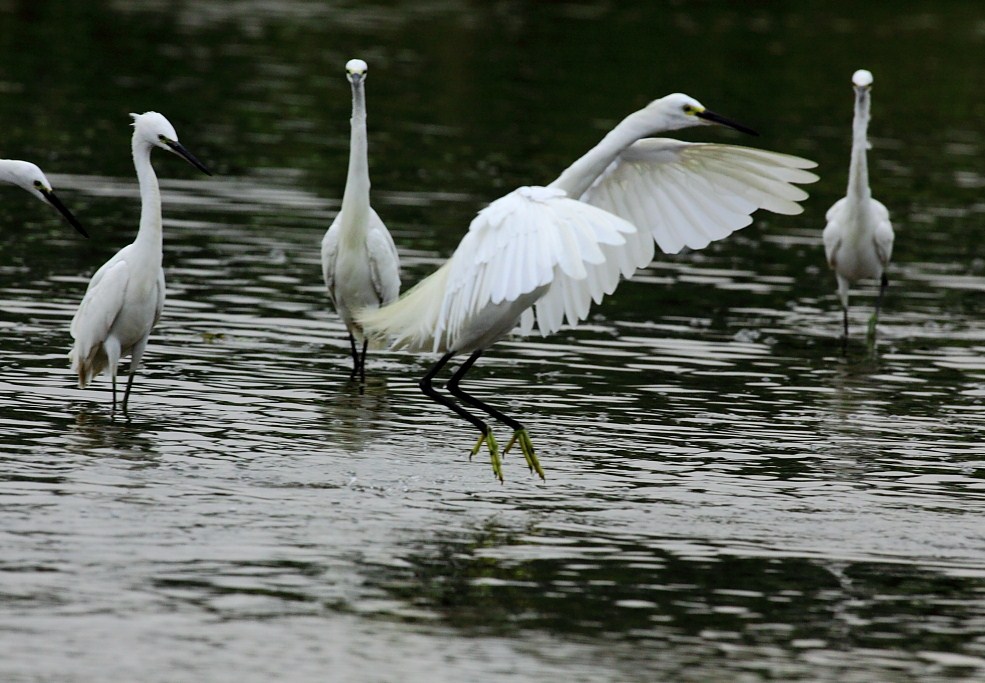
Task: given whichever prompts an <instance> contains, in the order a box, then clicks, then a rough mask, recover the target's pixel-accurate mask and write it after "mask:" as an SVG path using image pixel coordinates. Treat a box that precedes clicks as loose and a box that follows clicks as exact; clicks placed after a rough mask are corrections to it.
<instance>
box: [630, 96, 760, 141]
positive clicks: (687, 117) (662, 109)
mask: <svg viewBox="0 0 985 683" xmlns="http://www.w3.org/2000/svg"><path fill="white" fill-rule="evenodd" d="M643 111H644V112H647V113H648V114H652V115H653V117H654V127H655V128H656V129H657V130H677V129H680V128H688V127H690V126H701V125H710V124H715V125H719V126H728V127H729V128H734V129H735V130H737V131H740V132H743V133H747V134H749V135H758V133H756V131H754V130H752V129H751V128H748V127H746V126H743V125H742V124H741V123H737V122H735V121H732V120H731V119H727V118H725V117H724V116H722V115H721V114H716V113H715V112H713V111H709V110H708V109H706V108H705V106H704V105H703V104H701V103H700V102H698V101H697V100H696V99H694V98H693V97H689V96H688V95H685V94H683V93H679V92H678V93H673V94H670V95H667V96H665V97H661V98H660V99H659V100H654V101H653V102H651V103H650V104H648V105H647V106H646V108H645V109H643Z"/></svg>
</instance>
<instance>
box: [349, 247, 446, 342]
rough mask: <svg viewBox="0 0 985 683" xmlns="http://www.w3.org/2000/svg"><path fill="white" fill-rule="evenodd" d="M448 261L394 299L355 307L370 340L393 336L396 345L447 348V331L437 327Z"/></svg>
mask: <svg viewBox="0 0 985 683" xmlns="http://www.w3.org/2000/svg"><path fill="white" fill-rule="evenodd" d="M449 263H450V262H446V263H445V264H444V265H443V266H441V268H439V269H438V270H436V271H435V272H434V273H432V274H431V275H429V276H428V277H426V278H424V279H423V280H421V281H420V282H419V283H417V285H416V286H414V287H413V288H412V289H410V290H409V291H407V292H406V293H405V294H404V295H403V296H401V297H400V298H399V299H397V300H396V301H394V302H393V303H390V304H387V305H386V306H381V307H380V308H376V309H370V308H363V309H361V310H358V311H356V313H355V316H354V317H355V320H356V322H357V323H358V324H359V325H360V326H361V327H362V330H363V334H365V335H366V336H367V337H368V338H369V339H370V340H372V341H376V342H381V341H386V340H392V343H391V345H390V347H391V348H394V349H407V350H408V351H441V350H446V346H447V341H448V335H447V334H445V333H444V332H442V331H441V330H438V329H436V328H437V325H438V318H439V316H440V313H441V304H442V301H443V300H444V293H445V286H446V283H447V281H448V272H449V267H448V266H449Z"/></svg>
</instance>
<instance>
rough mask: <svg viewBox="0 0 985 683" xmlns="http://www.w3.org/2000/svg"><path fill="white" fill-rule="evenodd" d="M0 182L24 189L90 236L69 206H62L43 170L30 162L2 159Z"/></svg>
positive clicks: (0, 162) (0, 161) (84, 234)
mask: <svg viewBox="0 0 985 683" xmlns="http://www.w3.org/2000/svg"><path fill="white" fill-rule="evenodd" d="M0 182H5V183H10V184H11V185H17V186H18V187H22V188H24V189H25V190H27V191H28V192H30V193H31V194H33V195H34V196H35V197H37V198H38V199H40V200H42V201H44V202H47V203H48V204H51V205H52V206H53V207H55V209H57V210H58V213H60V214H61V215H62V216H64V217H65V220H66V221H68V223H69V225H71V226H72V227H73V228H75V229H76V230H78V231H79V232H80V233H81V234H82V235H83V236H84V237H88V236H89V233H87V232H86V231H85V228H83V227H82V224H81V223H79V221H78V219H76V218H75V216H73V215H72V212H71V211H69V210H68V207H67V206H65V205H64V204H62V200H61V199H59V198H58V196H57V195H56V194H55V191H54V190H52V189H51V183H49V182H48V179H47V178H46V177H45V175H44V173H42V172H41V169H40V168H38V167H37V166H35V165H34V164H32V163H31V162H30V161H20V160H18V159H0Z"/></svg>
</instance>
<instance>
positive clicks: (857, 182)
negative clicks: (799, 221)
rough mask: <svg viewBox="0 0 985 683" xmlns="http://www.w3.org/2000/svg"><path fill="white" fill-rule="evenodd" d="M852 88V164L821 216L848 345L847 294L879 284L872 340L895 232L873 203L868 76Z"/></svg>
mask: <svg viewBox="0 0 985 683" xmlns="http://www.w3.org/2000/svg"><path fill="white" fill-rule="evenodd" d="M852 83H853V84H854V86H855V118H854V121H852V159H851V163H850V165H849V167H848V193H847V194H846V195H845V196H844V197H842V198H841V199H839V200H838V201H837V202H835V203H834V205H833V206H832V207H831V208H830V209H828V213H827V214H826V215H825V219H826V220H827V222H828V223H827V225H826V226H825V227H824V253H825V255H826V256H827V259H828V265H829V266H831V268H832V269H833V270H834V271H835V276H836V277H837V279H838V298H839V299H840V300H841V309H842V315H843V320H844V326H845V336H844V337H843V339H844V340H845V342H847V340H848V288H849V287H850V286H851V285H853V284H855V283H856V282H858V281H859V280H862V279H866V278H879V298H878V299H876V310H875V312H874V313H873V314H872V317H871V318H870V319H869V336H870V338H874V335H875V330H876V323H877V322H878V320H879V308H880V306H881V305H882V297H883V295H884V294H885V293H886V287H887V286H888V285H889V278H887V277H886V266H887V265H889V259H890V257H891V256H892V255H893V226H892V224H891V223H890V222H889V211H888V210H887V209H886V207H885V206H884V205H883V204H882V202H880V201H878V200H876V199H873V198H872V190H870V189H869V166H868V163H867V160H866V151H867V150H868V148H869V142H868V140H867V139H866V133H867V130H868V126H869V107H870V104H871V99H872V98H871V91H872V73H871V72H869V71H866V70H865V69H859V70H858V71H856V72H855V73H854V74H853V75H852Z"/></svg>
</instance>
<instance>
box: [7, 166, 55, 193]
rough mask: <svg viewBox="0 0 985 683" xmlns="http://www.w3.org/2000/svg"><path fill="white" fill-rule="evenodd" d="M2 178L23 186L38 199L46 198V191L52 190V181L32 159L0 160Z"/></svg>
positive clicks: (12, 183)
mask: <svg viewBox="0 0 985 683" xmlns="http://www.w3.org/2000/svg"><path fill="white" fill-rule="evenodd" d="M0 180H3V181H4V182H7V183H10V184H11V185H17V186H18V187H23V188H24V189H25V190H27V191H28V192H30V193H31V194H33V195H34V196H35V197H37V198H38V199H44V198H45V196H44V194H43V193H44V192H51V183H49V182H48V179H47V178H46V177H45V175H44V173H42V172H41V169H40V168H38V167H37V166H35V165H34V164H32V163H31V162H30V161H18V160H17V159H3V160H0Z"/></svg>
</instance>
